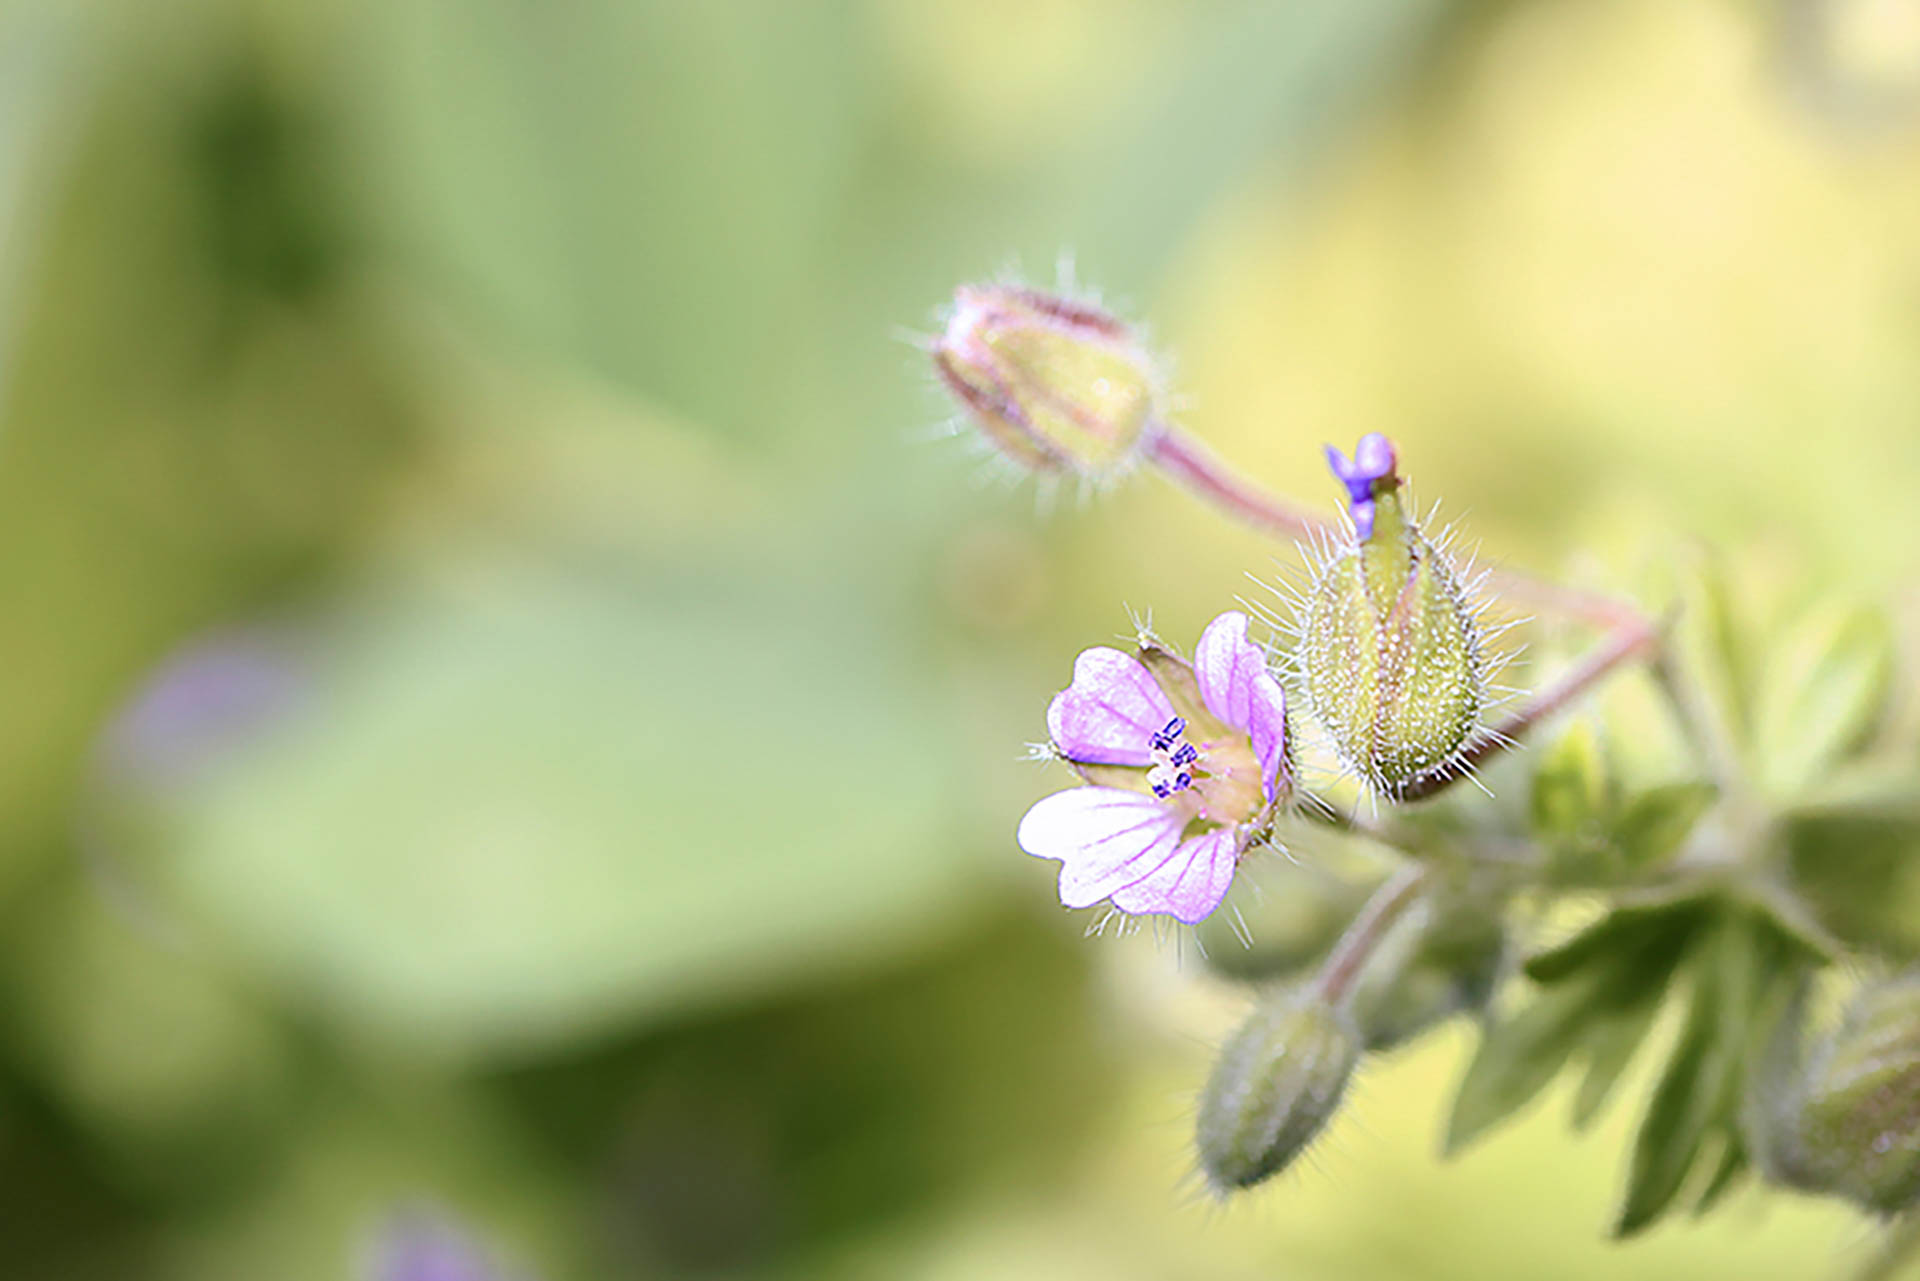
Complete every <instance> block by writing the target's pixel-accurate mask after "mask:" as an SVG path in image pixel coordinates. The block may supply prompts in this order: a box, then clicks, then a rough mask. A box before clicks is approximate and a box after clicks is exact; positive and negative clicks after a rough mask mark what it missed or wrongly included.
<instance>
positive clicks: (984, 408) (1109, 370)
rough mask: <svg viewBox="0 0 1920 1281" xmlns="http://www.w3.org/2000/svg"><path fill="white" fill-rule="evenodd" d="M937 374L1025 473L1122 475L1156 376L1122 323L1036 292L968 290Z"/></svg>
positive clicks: (1147, 420) (937, 347)
mask: <svg viewBox="0 0 1920 1281" xmlns="http://www.w3.org/2000/svg"><path fill="white" fill-rule="evenodd" d="M932 354H933V363H934V369H935V370H936V371H937V372H938V373H939V375H940V378H941V381H942V382H944V383H945V384H946V386H947V390H948V391H950V392H951V393H952V394H953V395H954V397H955V398H956V399H958V400H959V401H960V403H961V405H962V406H963V407H964V408H965V409H966V411H967V415H968V417H969V418H970V419H971V420H972V422H973V424H974V425H975V426H976V427H978V428H979V429H980V431H981V433H982V434H983V435H984V436H985V437H986V438H987V440H988V442H989V443H991V444H992V445H993V446H994V448H995V449H997V450H999V451H1000V452H1001V453H1002V454H1003V455H1005V456H1006V457H1008V458H1010V459H1012V460H1013V461H1014V462H1015V463H1017V464H1019V465H1020V466H1021V467H1023V468H1025V469H1027V470H1028V471H1034V472H1041V473H1047V474H1077V475H1081V476H1086V477H1089V478H1093V479H1101V478H1105V477H1108V476H1113V475H1116V474H1118V473H1120V472H1122V471H1124V470H1126V469H1127V468H1128V467H1129V466H1131V465H1132V463H1133V462H1134V460H1135V459H1136V458H1137V457H1138V456H1139V453H1140V450H1141V448H1142V447H1143V445H1144V443H1145V441H1146V437H1147V433H1148V431H1149V429H1150V428H1151V427H1152V426H1153V424H1154V423H1155V421H1156V413H1157V410H1158V407H1159V403H1160V400H1161V396H1160V390H1159V377H1158V371H1157V369H1156V367H1155V364H1154V362H1153V360H1152V359H1151V358H1150V357H1149V356H1148V354H1147V352H1146V349H1145V348H1144V347H1143V346H1142V345H1141V344H1140V342H1139V340H1138V339H1137V338H1136V337H1135V336H1134V334H1133V333H1132V331H1131V330H1129V329H1128V328H1127V327H1126V326H1125V325H1123V324H1122V323H1121V322H1120V321H1118V320H1116V319H1115V318H1114V317H1112V316H1109V315H1107V314H1106V313H1105V312H1103V311H1100V310H1099V309H1098V308H1095V307H1093V306H1090V305H1088V304H1086V303H1083V302H1077V301H1075V300H1073V299H1068V298H1060V297H1056V296H1054V295H1052V294H1044V293H1041V292H1040V291H1038V290H1035V289H1018V288H1012V287H1008V286H1001V285H968V286H963V287H962V288H961V289H960V290H959V291H958V292H956V293H955V295H954V305H953V312H952V315H951V317H950V318H949V320H948V322H947V327H946V330H945V332H944V333H942V334H941V335H940V337H939V338H937V339H935V340H934V343H933V348H932Z"/></svg>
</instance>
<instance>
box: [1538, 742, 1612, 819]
mask: <svg viewBox="0 0 1920 1281" xmlns="http://www.w3.org/2000/svg"><path fill="white" fill-rule="evenodd" d="M1606 793H1607V773H1606V761H1605V758H1604V754H1603V752H1602V748H1601V741H1600V734H1599V731H1598V729H1597V728H1596V727H1595V726H1594V725H1593V724H1592V723H1591V722H1590V721H1580V722H1578V723H1576V724H1575V725H1573V726H1572V727H1571V728H1569V729H1568V730H1567V731H1566V733H1564V734H1562V735H1561V736H1560V737H1559V738H1558V739H1557V740H1555V741H1554V744H1553V746H1552V747H1550V748H1548V749H1547V751H1546V754H1545V755H1544V756H1543V757H1542V758H1541V760H1540V764H1539V766H1538V767H1537V768H1536V769H1535V770H1534V774H1533V790H1532V794H1531V797H1530V804H1529V811H1530V814H1531V817H1532V821H1533V830H1534V832H1535V834H1536V835H1538V836H1540V837H1542V838H1543V839H1553V838H1559V839H1568V838H1572V837H1577V836H1581V835H1584V834H1586V833H1588V832H1590V831H1591V830H1592V829H1593V828H1594V826H1595V825H1596V824H1597V823H1598V822H1599V821H1600V818H1601V816H1602V814H1603V813H1604V812H1605V810H1606V804H1607V795H1606Z"/></svg>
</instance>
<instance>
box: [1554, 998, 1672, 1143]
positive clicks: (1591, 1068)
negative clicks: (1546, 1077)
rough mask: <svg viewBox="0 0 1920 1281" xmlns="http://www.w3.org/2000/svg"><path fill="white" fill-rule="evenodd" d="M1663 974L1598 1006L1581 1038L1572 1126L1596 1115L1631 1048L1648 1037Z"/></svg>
mask: <svg viewBox="0 0 1920 1281" xmlns="http://www.w3.org/2000/svg"><path fill="white" fill-rule="evenodd" d="M1666 991H1667V985H1666V982H1665V980H1664V978H1663V979H1662V980H1661V981H1660V982H1658V983H1656V984H1651V985H1648V986H1646V987H1644V988H1639V989H1632V990H1629V991H1628V992H1627V993H1626V994H1625V995H1624V997H1623V999H1621V1000H1620V1001H1618V1002H1615V1003H1613V1004H1612V1005H1610V1006H1607V1007H1604V1008H1601V1009H1597V1010H1596V1011H1595V1012H1594V1016H1593V1023H1592V1026H1591V1027H1590V1028H1588V1030H1587V1032H1586V1035H1585V1037H1584V1038H1583V1046H1582V1048H1583V1049H1584V1050H1585V1053H1586V1058H1587V1071H1586V1074H1585V1075H1584V1076H1582V1077H1581V1078H1580V1088H1579V1091H1578V1092H1577V1093H1576V1094H1575V1095H1574V1096H1573V1113H1572V1119H1573V1128H1574V1129H1576V1130H1584V1129H1586V1128H1587V1127H1588V1126H1589V1125H1591V1124H1593V1122H1594V1121H1595V1120H1596V1119H1598V1118H1599V1116H1600V1113H1601V1111H1602V1110H1603V1109H1604V1108H1605V1107H1606V1105H1607V1100H1608V1099H1609V1098H1611V1097H1612V1096H1613V1088H1614V1086H1615V1085H1617V1084H1618V1083H1619V1081H1620V1075H1621V1073H1623V1072H1625V1071H1626V1070H1627V1065H1628V1064H1629V1063H1631V1062H1632V1061H1633V1054H1634V1051H1635V1050H1637V1049H1639V1048H1640V1043H1641V1042H1642V1041H1644V1040H1646V1038H1647V1033H1648V1031H1649V1030H1651V1029H1652V1027H1653V1023H1654V1019H1655V1018H1656V1017H1658V1015H1659V1013H1660V1006H1661V1003H1662V999H1663V998H1664V997H1665V996H1666Z"/></svg>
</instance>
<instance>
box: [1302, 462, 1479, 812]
mask: <svg viewBox="0 0 1920 1281" xmlns="http://www.w3.org/2000/svg"><path fill="white" fill-rule="evenodd" d="M1327 453H1328V457H1329V459H1330V461H1331V462H1332V465H1333V469H1334V473H1335V475H1337V476H1338V477H1339V478H1340V479H1341V481H1342V482H1343V483H1344V484H1345V485H1346V486H1347V492H1348V499H1349V504H1350V507H1351V510H1352V513H1353V522H1354V533H1355V541H1354V542H1353V543H1352V544H1351V545H1349V546H1346V547H1343V548H1340V549H1339V550H1338V551H1336V552H1335V553H1334V554H1333V555H1332V556H1331V557H1330V558H1329V559H1328V560H1327V561H1326V563H1325V564H1323V565H1322V566H1321V567H1320V572H1319V574H1318V577H1317V578H1316V581H1315V582H1314V584H1313V587H1312V589H1311V591H1310V592H1309V595H1308V600H1307V615H1306V623H1305V627H1304V634H1303V640H1304V645H1303V646H1302V657H1301V664H1302V668H1303V674H1304V676H1305V678H1306V688H1307V695H1308V698H1309V700H1310V701H1311V703H1312V706H1313V711H1314V714H1315V716H1316V717H1317V718H1318V719H1319V720H1320V722H1321V723H1322V724H1323V725H1325V726H1326V727H1327V731H1328V732H1329V733H1330V734H1331V735H1332V737H1333V741H1334V745H1335V746H1336V747H1337V748H1338V749H1339V752H1340V756H1341V758H1342V760H1343V761H1344V762H1345V763H1346V765H1347V766H1348V767H1349V768H1350V769H1352V770H1353V772H1354V773H1355V774H1357V775H1358V776H1359V777H1360V778H1361V779H1362V780H1364V781H1365V782H1366V783H1367V785H1368V786H1369V787H1371V788H1373V790H1374V791H1376V792H1378V793H1380V794H1382V795H1384V796H1388V797H1396V798H1397V797H1400V796H1403V795H1405V794H1407V793H1408V792H1410V791H1417V790H1418V788H1419V785H1420V784H1422V783H1424V782H1427V781H1429V780H1431V779H1434V778H1437V777H1442V776H1445V775H1446V774H1448V773H1450V772H1452V771H1453V770H1454V769H1456V768H1463V767H1462V766H1461V765H1460V762H1459V759H1458V758H1459V756H1460V753H1461V751H1462V749H1463V748H1464V747H1466V746H1467V745H1468V742H1469V740H1470V739H1471V737H1472V735H1473V732H1474V730H1475V728H1476V727H1477V726H1478V724H1479V722H1480V714H1481V712H1482V710H1483V709H1484V707H1485V705H1486V687H1487V679H1486V677H1487V673H1486V667H1487V664H1486V660H1485V658H1484V656H1483V653H1482V637H1481V633H1480V628H1479V624H1478V623H1477V621H1476V620H1475V617H1474V610H1473V608H1472V606H1471V605H1470V604H1469V602H1468V600H1467V592H1466V589H1465V587H1464V585H1463V584H1462V583H1461V581H1460V578H1459V575H1458V573H1457V572H1456V571H1455V569H1454V567H1453V565H1452V563H1451V562H1450V561H1449V560H1448V559H1447V557H1446V555H1445V553H1443V552H1442V551H1441V550H1440V549H1439V548H1438V547H1436V546H1434V544H1433V543H1432V542H1431V541H1429V540H1428V538H1427V537H1426V535H1425V534H1424V533H1422V532H1421V530H1420V528H1419V526H1418V524H1417V523H1416V522H1415V521H1414V520H1413V518H1412V517H1411V516H1409V515H1408V514H1407V513H1406V512H1405V510H1404V509H1403V508H1402V506H1401V503H1400V496H1399V493H1398V488H1399V485H1400V478H1399V476H1398V475H1397V474H1396V472H1395V459H1394V453H1393V446H1392V445H1391V444H1389V443H1388V442H1387V439H1386V437H1384V436H1381V435H1380V434H1379V433H1377V432H1376V433H1374V434H1372V435H1369V436H1367V437H1366V438H1365V439H1363V440H1362V441H1361V442H1360V447H1359V448H1358V449H1356V450H1355V451H1354V461H1353V462H1351V463H1349V462H1348V461H1347V460H1346V459H1345V457H1343V456H1342V455H1341V454H1340V452H1339V451H1338V450H1335V449H1332V448H1329V449H1328V451H1327Z"/></svg>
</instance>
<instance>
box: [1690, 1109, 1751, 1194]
mask: <svg viewBox="0 0 1920 1281" xmlns="http://www.w3.org/2000/svg"><path fill="white" fill-rule="evenodd" d="M1720 1142H1721V1147H1720V1161H1719V1164H1718V1165H1716V1166H1715V1167H1714V1170H1713V1174H1712V1175H1711V1176H1710V1177H1709V1178H1708V1179H1707V1183H1706V1186H1705V1187H1703V1188H1702V1189H1700V1195H1699V1196H1698V1197H1697V1198H1696V1199H1695V1200H1694V1203H1693V1213H1694V1214H1695V1215H1696V1216H1698V1215H1702V1214H1705V1213H1706V1212H1707V1211H1709V1210H1711V1209H1712V1208H1713V1207H1714V1206H1716V1205H1718V1204H1719V1203H1720V1198H1722V1197H1724V1196H1725V1195H1726V1194H1727V1193H1728V1192H1730V1191H1732V1190H1733V1188H1734V1187H1735V1186H1736V1185H1737V1184H1738V1183H1739V1182H1740V1177H1741V1176H1742V1175H1744V1174H1745V1173H1746V1172H1747V1171H1748V1170H1750V1169H1751V1168H1752V1167H1753V1163H1752V1162H1751V1161H1750V1160H1748V1158H1747V1145H1746V1144H1745V1143H1744V1142H1743V1141H1742V1140H1741V1138H1740V1131H1739V1129H1738V1128H1737V1127H1731V1126H1730V1127H1728V1128H1727V1129H1726V1131H1725V1132H1724V1133H1723V1134H1722V1136H1721V1140H1720Z"/></svg>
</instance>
